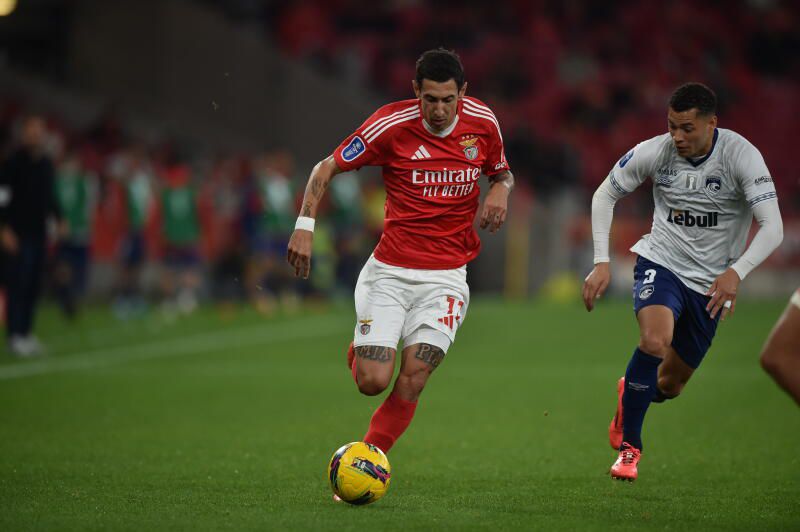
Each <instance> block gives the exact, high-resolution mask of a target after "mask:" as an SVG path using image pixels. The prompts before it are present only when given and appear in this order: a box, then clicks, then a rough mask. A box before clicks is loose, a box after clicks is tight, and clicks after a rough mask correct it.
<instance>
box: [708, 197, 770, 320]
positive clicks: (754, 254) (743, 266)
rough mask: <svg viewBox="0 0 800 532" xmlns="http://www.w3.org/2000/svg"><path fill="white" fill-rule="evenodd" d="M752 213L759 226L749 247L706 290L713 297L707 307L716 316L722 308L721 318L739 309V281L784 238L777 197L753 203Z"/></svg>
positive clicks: (712, 315) (711, 314) (712, 316)
mask: <svg viewBox="0 0 800 532" xmlns="http://www.w3.org/2000/svg"><path fill="white" fill-rule="evenodd" d="M753 216H754V217H755V219H756V221H757V222H758V225H759V228H758V232H756V236H754V237H753V241H752V242H750V246H749V247H748V248H747V251H745V252H744V254H742V256H741V257H739V260H737V261H736V262H735V263H734V264H733V265H731V267H730V268H728V269H727V270H725V271H724V272H723V273H722V274H721V275H720V276H719V277H717V278H716V279H714V282H713V283H712V284H711V287H710V288H709V289H708V291H707V292H706V295H707V296H711V299H710V300H709V302H708V305H707V306H706V310H707V311H708V313H709V315H710V316H711V318H712V319H713V318H714V317H716V315H717V312H719V311H720V310H721V311H722V317H721V319H723V320H724V319H725V318H726V317H727V315H728V314H733V313H734V311H736V293H737V291H738V288H739V283H740V282H741V281H743V280H744V278H745V277H746V276H747V274H748V273H750V272H751V271H753V269H754V268H755V267H756V266H758V265H759V264H761V263H762V262H763V261H764V260H765V259H766V258H767V257H769V255H770V253H772V252H773V251H775V248H777V247H778V246H779V245H780V244H781V242H782V241H783V220H782V219H781V211H780V208H779V207H778V202H777V201H764V202H761V203H758V204H757V205H755V206H754V207H753Z"/></svg>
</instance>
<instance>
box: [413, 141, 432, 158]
mask: <svg viewBox="0 0 800 532" xmlns="http://www.w3.org/2000/svg"><path fill="white" fill-rule="evenodd" d="M430 158H431V154H430V153H428V150H427V149H426V148H425V146H422V145H420V147H419V148H417V151H416V152H414V155H412V156H411V160H412V161H416V160H418V159H430Z"/></svg>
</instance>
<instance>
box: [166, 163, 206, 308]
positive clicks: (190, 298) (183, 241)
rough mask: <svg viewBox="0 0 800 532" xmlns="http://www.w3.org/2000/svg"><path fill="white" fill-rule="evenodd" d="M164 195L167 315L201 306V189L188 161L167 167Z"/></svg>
mask: <svg viewBox="0 0 800 532" xmlns="http://www.w3.org/2000/svg"><path fill="white" fill-rule="evenodd" d="M160 198H161V203H160V207H161V236H162V238H163V242H164V266H165V268H164V271H163V272H162V275H161V281H162V283H161V290H162V296H163V301H162V303H163V310H164V313H165V314H166V315H167V316H172V315H174V313H175V311H177V312H178V313H181V314H190V313H192V312H193V311H194V310H195V309H196V308H197V305H198V300H197V298H198V291H199V290H200V285H201V282H202V278H201V275H200V254H199V244H200V236H201V235H200V213H199V209H198V191H197V187H196V186H195V184H194V183H193V182H192V172H191V170H190V169H189V167H188V166H187V165H185V164H176V165H172V166H170V167H169V168H167V169H166V170H165V171H164V174H163V183H162V184H161V191H160Z"/></svg>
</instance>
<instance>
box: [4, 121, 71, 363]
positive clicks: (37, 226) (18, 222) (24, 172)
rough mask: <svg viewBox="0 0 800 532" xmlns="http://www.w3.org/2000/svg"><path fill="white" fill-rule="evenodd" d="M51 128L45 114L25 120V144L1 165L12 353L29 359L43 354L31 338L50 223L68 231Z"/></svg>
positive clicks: (37, 342) (39, 344)
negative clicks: (49, 144) (50, 149)
mask: <svg viewBox="0 0 800 532" xmlns="http://www.w3.org/2000/svg"><path fill="white" fill-rule="evenodd" d="M46 139H47V126H46V124H45V121H44V119H43V118H42V117H41V116H37V115H31V116H28V117H26V118H24V119H23V121H22V129H21V138H20V141H21V142H20V146H19V147H18V148H17V149H15V150H14V151H13V152H12V153H11V155H10V156H9V157H8V159H7V160H6V161H5V162H4V163H3V164H2V167H0V245H1V246H2V250H3V253H4V257H3V275H4V277H5V279H4V281H5V286H6V287H7V294H6V333H7V340H8V344H9V348H10V350H11V352H12V353H13V354H14V355H16V356H19V357H29V356H34V355H37V354H40V353H42V352H43V346H42V344H41V343H40V342H39V340H38V339H37V338H36V337H35V336H34V335H33V334H32V330H33V324H34V318H35V312H36V304H37V302H38V300H39V295H40V292H41V285H42V277H43V271H44V263H45V252H46V244H47V222H48V220H49V219H54V220H55V221H57V224H58V228H59V233H61V234H63V233H64V232H65V231H66V226H65V223H64V222H63V221H62V217H61V210H60V208H59V204H58V200H57V199H56V197H55V194H54V192H55V190H54V186H55V183H54V181H55V169H54V167H53V162H52V160H51V159H50V157H49V156H48V155H47V153H46V151H45V142H46Z"/></svg>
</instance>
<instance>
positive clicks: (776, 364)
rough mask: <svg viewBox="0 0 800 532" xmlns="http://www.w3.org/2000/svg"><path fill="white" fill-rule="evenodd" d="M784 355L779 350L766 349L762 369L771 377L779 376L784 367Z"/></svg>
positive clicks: (762, 356) (762, 357)
mask: <svg viewBox="0 0 800 532" xmlns="http://www.w3.org/2000/svg"><path fill="white" fill-rule="evenodd" d="M783 360H784V353H783V352H782V351H781V350H779V349H765V350H764V351H763V352H762V353H761V367H762V368H764V371H766V372H767V373H769V374H770V375H778V374H780V372H781V368H782V367H783Z"/></svg>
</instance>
